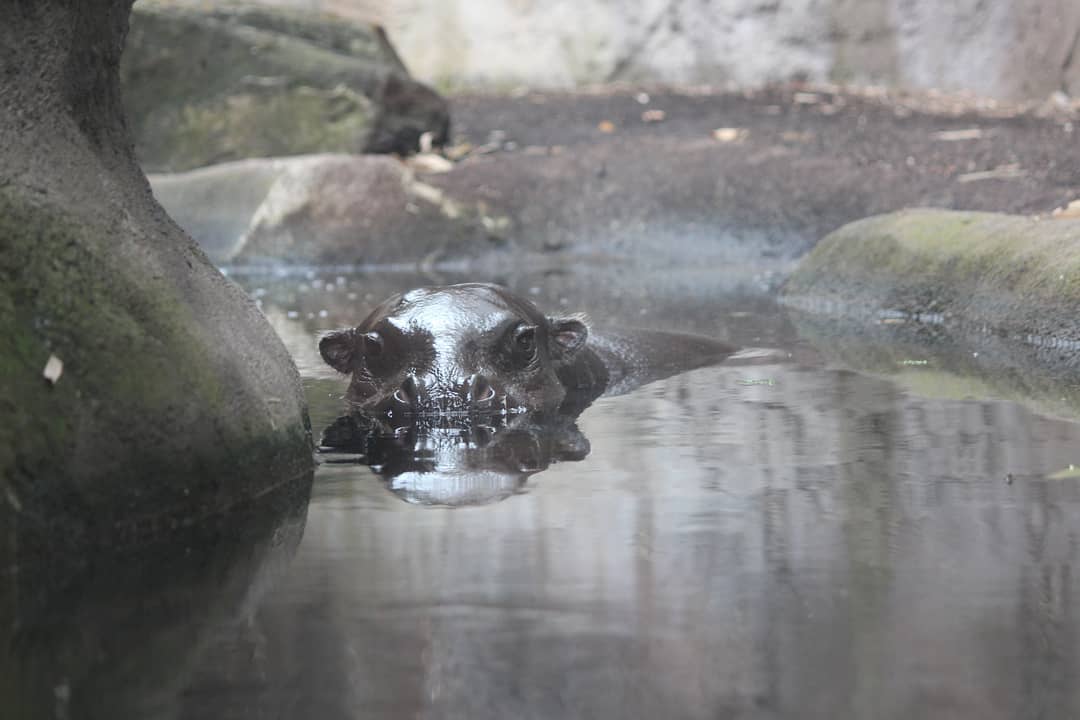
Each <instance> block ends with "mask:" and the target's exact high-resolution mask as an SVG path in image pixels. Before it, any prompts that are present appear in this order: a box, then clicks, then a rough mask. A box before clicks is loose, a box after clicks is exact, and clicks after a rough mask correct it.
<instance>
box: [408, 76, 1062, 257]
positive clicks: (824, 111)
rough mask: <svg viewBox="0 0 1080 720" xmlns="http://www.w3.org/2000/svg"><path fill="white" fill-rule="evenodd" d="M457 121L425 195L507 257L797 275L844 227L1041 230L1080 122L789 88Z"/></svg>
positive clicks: (462, 109) (566, 98)
mask: <svg viewBox="0 0 1080 720" xmlns="http://www.w3.org/2000/svg"><path fill="white" fill-rule="evenodd" d="M451 103H452V117H453V122H454V127H453V132H452V136H453V137H454V144H453V145H451V146H450V147H449V148H448V154H449V155H450V156H451V157H459V158H460V162H458V164H457V165H456V167H455V169H454V170H453V171H452V172H450V173H446V174H444V175H432V176H430V177H429V178H427V182H431V183H432V184H435V185H438V186H440V187H441V188H442V189H443V190H445V191H447V192H448V193H449V194H450V195H451V196H454V197H458V198H461V199H467V200H470V201H474V202H480V203H482V204H485V205H486V206H487V207H489V208H491V210H492V212H493V213H502V214H504V215H506V216H508V217H509V218H511V219H512V220H513V226H514V228H515V230H514V233H513V235H514V239H515V243H524V245H525V248H521V249H528V250H537V251H541V252H550V253H559V252H560V251H562V250H566V249H569V248H574V249H575V250H576V251H581V250H582V249H583V246H589V245H590V244H591V245H593V246H604V247H607V248H611V247H614V246H615V245H618V244H619V243H620V242H624V243H625V245H624V246H623V249H624V250H631V251H633V250H634V249H635V248H636V249H637V250H645V251H647V252H649V253H651V254H653V255H655V254H656V253H662V252H665V251H666V250H672V251H674V252H675V253H676V254H680V253H683V254H685V253H689V254H690V255H691V256H693V255H695V254H696V253H697V252H698V251H699V250H700V248H701V247H703V245H702V244H701V243H700V242H698V243H695V242H693V236H694V234H695V229H696V231H699V232H701V233H703V236H704V234H707V235H709V236H715V234H716V232H717V231H731V232H736V233H741V234H742V237H743V238H749V240H748V241H747V242H748V243H749V244H753V245H755V246H756V247H758V249H759V250H760V251H761V252H762V253H763V254H764V255H765V256H770V255H781V256H790V257H797V256H798V255H801V254H802V253H803V252H805V251H806V250H807V249H808V248H809V247H811V246H812V245H813V244H814V243H816V242H817V240H819V239H820V238H821V237H823V236H824V235H825V234H827V233H828V232H830V231H832V230H834V229H836V228H837V227H839V226H841V225H843V224H845V223H847V222H850V221H852V220H855V219H858V218H861V217H865V216H868V215H874V214H878V213H883V212H888V211H892V210H896V209H900V208H904V207H915V206H931V207H942V208H955V209H968V210H987V211H996V212H1005V213H1021V214H1049V213H1051V212H1052V211H1053V210H1054V209H1055V208H1058V207H1061V206H1063V205H1066V204H1067V203H1068V202H1070V201H1072V200H1074V199H1077V198H1078V197H1080V142H1078V140H1080V113H1078V112H1077V104H1076V103H1073V104H1072V105H1070V104H1069V103H1068V102H1065V101H1063V102H1060V103H1058V104H1057V105H1052V106H1042V107H1018V106H1016V107H1010V106H1005V105H1000V104H996V103H993V102H986V101H976V100H973V99H963V98H955V97H946V96H940V95H935V94H922V95H913V94H910V95H900V94H891V95H890V94H886V93H884V92H877V91H872V90H871V91H865V90H864V91H860V92H853V91H845V90H841V89H838V88H810V87H799V86H784V87H777V88H772V89H767V90H762V91H759V92H754V93H741V94H731V93H726V94H725V93H711V92H707V91H698V90H648V91H641V90H636V89H626V88H623V89H606V90H597V91H585V92H576V93H566V92H529V93H523V94H516V95H501V96H496V95H458V96H456V97H453V98H451ZM657 228H666V230H669V231H671V232H668V233H666V235H667V240H665V243H666V244H664V245H663V247H658V246H657V244H656V243H651V242H649V241H647V240H645V238H646V237H653V238H655V237H657ZM660 234H661V235H664V234H665V233H663V232H662V233H660ZM672 236H679V237H684V238H689V239H690V242H689V243H688V244H680V243H679V242H677V241H676V242H674V244H672V243H671V242H670V240H671V237H672ZM593 249H597V248H596V247H593ZM683 259H684V260H685V259H686V258H685V257H684V258H683Z"/></svg>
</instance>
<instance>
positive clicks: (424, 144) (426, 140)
mask: <svg viewBox="0 0 1080 720" xmlns="http://www.w3.org/2000/svg"><path fill="white" fill-rule="evenodd" d="M434 146H435V133H433V132H431V131H430V130H428V131H427V132H426V133H423V134H421V135H420V152H421V153H429V152H431V148H432V147H434Z"/></svg>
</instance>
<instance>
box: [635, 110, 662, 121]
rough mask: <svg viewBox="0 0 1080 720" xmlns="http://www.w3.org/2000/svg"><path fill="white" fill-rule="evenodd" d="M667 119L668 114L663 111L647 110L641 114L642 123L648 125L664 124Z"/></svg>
mask: <svg viewBox="0 0 1080 720" xmlns="http://www.w3.org/2000/svg"><path fill="white" fill-rule="evenodd" d="M666 117H667V113H666V112H664V111H663V110H646V111H645V112H643V113H641V121H642V122H647V123H658V122H663V121H664V118H666Z"/></svg>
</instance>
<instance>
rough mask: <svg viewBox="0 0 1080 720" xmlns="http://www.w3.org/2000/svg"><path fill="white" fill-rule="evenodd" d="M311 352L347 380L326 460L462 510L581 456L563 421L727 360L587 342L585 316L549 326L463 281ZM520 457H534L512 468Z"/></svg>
mask: <svg viewBox="0 0 1080 720" xmlns="http://www.w3.org/2000/svg"><path fill="white" fill-rule="evenodd" d="M319 351H320V353H321V354H322V357H323V359H324V360H326V362H327V363H328V364H329V365H330V366H331V367H333V368H334V369H336V370H338V371H339V372H341V373H344V374H347V375H349V376H350V377H351V380H350V383H349V388H348V391H347V393H346V399H347V401H348V403H349V406H350V414H349V415H346V416H345V417H342V418H339V420H338V421H337V422H336V423H335V424H334V425H333V426H331V428H328V429H327V431H326V432H325V433H324V436H323V441H322V446H323V450H324V451H334V450H345V449H348V450H350V451H352V452H355V453H359V454H360V455H362V456H363V458H364V460H363V461H364V462H365V463H366V464H368V465H370V466H371V467H372V468H373V469H374V470H375V471H376V472H377V473H379V474H380V475H382V476H383V478H384V479H385V480H386V481H387V482H388V484H389V485H390V488H391V489H392V490H394V492H396V493H397V494H398V495H399V496H401V497H404V498H405V499H408V500H410V501H412V502H421V503H425V504H440V505H459V504H476V503H477V502H490V501H492V500H494V499H501V498H503V497H506V496H508V495H510V494H512V493H513V492H514V491H515V490H516V489H517V488H518V487H519V486H520V485H521V484H523V483H524V482H525V480H526V479H527V478H528V476H529V475H531V474H533V473H535V472H538V471H539V470H542V469H544V468H546V467H547V466H548V464H549V463H550V462H553V461H555V460H560V459H563V460H565V459H573V460H580V459H582V458H584V457H585V455H587V454H588V441H586V440H585V438H584V437H583V436H582V435H581V433H580V431H578V430H577V427H576V426H575V425H574V423H573V419H574V418H575V417H577V415H579V414H580V413H581V411H582V410H584V409H585V408H586V407H588V405H589V404H590V403H592V401H593V400H595V399H596V398H598V397H600V396H602V395H617V394H621V393H625V392H629V391H630V390H632V389H634V388H636V387H638V386H640V385H643V384H645V383H648V382H651V381H653V380H659V379H661V378H664V377H668V376H670V375H674V374H676V373H679V372H684V371H687V370H691V369H694V368H698V367H703V366H705V365H712V364H715V363H718V362H720V361H721V360H723V359H725V358H727V357H728V356H729V355H731V354H732V352H734V349H733V348H731V347H729V346H727V345H724V344H723V343H720V342H718V341H716V340H712V339H709V338H703V337H698V336H694V335H687V334H683V333H669V332H662V331H655V330H624V331H618V332H605V333H594V332H592V331H590V329H589V327H588V326H587V324H586V321H585V319H584V317H583V316H579V315H570V316H562V317H549V316H546V315H545V314H544V313H542V312H541V311H540V310H539V309H538V308H537V307H536V305H534V304H533V303H532V302H530V301H529V300H527V299H525V298H523V297H520V296H518V295H516V294H514V293H512V292H511V291H509V290H507V289H505V288H502V287H499V286H497V285H489V284H482V283H469V284H463V285H450V286H445V287H430V288H420V289H417V290H412V291H410V292H408V293H405V294H403V295H395V296H393V297H391V298H389V299H387V300H385V301H384V302H382V303H380V304H379V305H378V306H377V307H376V308H375V309H374V310H373V311H372V312H371V313H370V314H369V315H368V316H367V317H366V318H365V319H364V320H363V321H362V322H361V323H360V324H359V325H358V326H356V327H354V328H348V329H345V330H338V331H334V332H330V333H327V334H326V335H324V336H323V337H322V339H321V340H320V342H319ZM525 447H528V448H531V449H532V451H533V456H534V458H533V460H532V461H530V462H526V463H524V464H521V463H519V462H517V461H518V459H519V457H518V455H520V452H521V450H522V448H525ZM560 448H563V449H565V448H571V450H570V451H566V452H564V451H563V450H561V449H560ZM515 453H517V454H515ZM480 478H483V480H482V481H481V480H480ZM481 486H482V487H483V488H487V490H484V491H480V492H478V491H477V488H478V487H481ZM455 488H457V490H455ZM458 491H460V492H458Z"/></svg>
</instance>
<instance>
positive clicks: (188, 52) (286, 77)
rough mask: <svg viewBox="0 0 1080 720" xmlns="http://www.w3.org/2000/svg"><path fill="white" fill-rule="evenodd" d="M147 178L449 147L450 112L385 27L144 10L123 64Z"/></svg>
mask: <svg viewBox="0 0 1080 720" xmlns="http://www.w3.org/2000/svg"><path fill="white" fill-rule="evenodd" d="M121 78H122V80H123V85H124V102H125V105H126V107H127V111H128V115H129V118H130V121H131V128H132V131H133V134H134V135H135V142H136V154H137V156H138V158H139V160H140V162H141V163H142V164H143V167H144V168H146V169H147V170H155V171H156V170H185V169H190V168H194V167H201V166H204V165H209V164H211V163H218V162H223V161H227V160H236V159H239V158H245V157H267V156H273V155H296V154H301V153H312V152H327V151H339V152H400V153H408V152H413V151H415V150H416V149H417V146H418V141H419V138H420V136H421V134H423V133H425V132H431V133H432V134H433V137H434V139H435V141H436V142H441V141H442V140H443V139H444V138H445V136H446V133H447V130H448V126H449V119H448V111H447V106H446V103H445V101H444V100H443V99H442V98H440V97H439V96H438V95H437V94H436V93H434V92H433V91H432V90H430V89H429V88H427V87H425V86H423V85H421V84H419V83H417V82H415V81H414V80H412V79H411V78H410V77H409V75H408V72H407V71H406V69H405V67H404V65H402V64H401V61H400V60H399V59H398V57H397V55H396V54H395V53H394V50H393V48H392V47H391V46H390V43H389V42H388V40H387V39H386V35H385V34H384V33H383V31H382V30H381V28H379V27H377V26H373V25H368V24H353V23H347V22H343V21H341V20H339V19H335V18H330V17H326V16H321V15H317V14H312V13H299V12H291V11H289V10H284V9H281V10H275V9H268V8H260V7H258V6H253V5H243V4H240V5H234V4H226V3H207V2H198V1H197V0H144V2H141V3H139V5H138V6H137V7H136V8H135V10H134V12H133V14H132V22H131V32H130V33H129V35H128V40H127V49H126V51H125V53H124V58H123V63H122V65H121Z"/></svg>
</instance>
